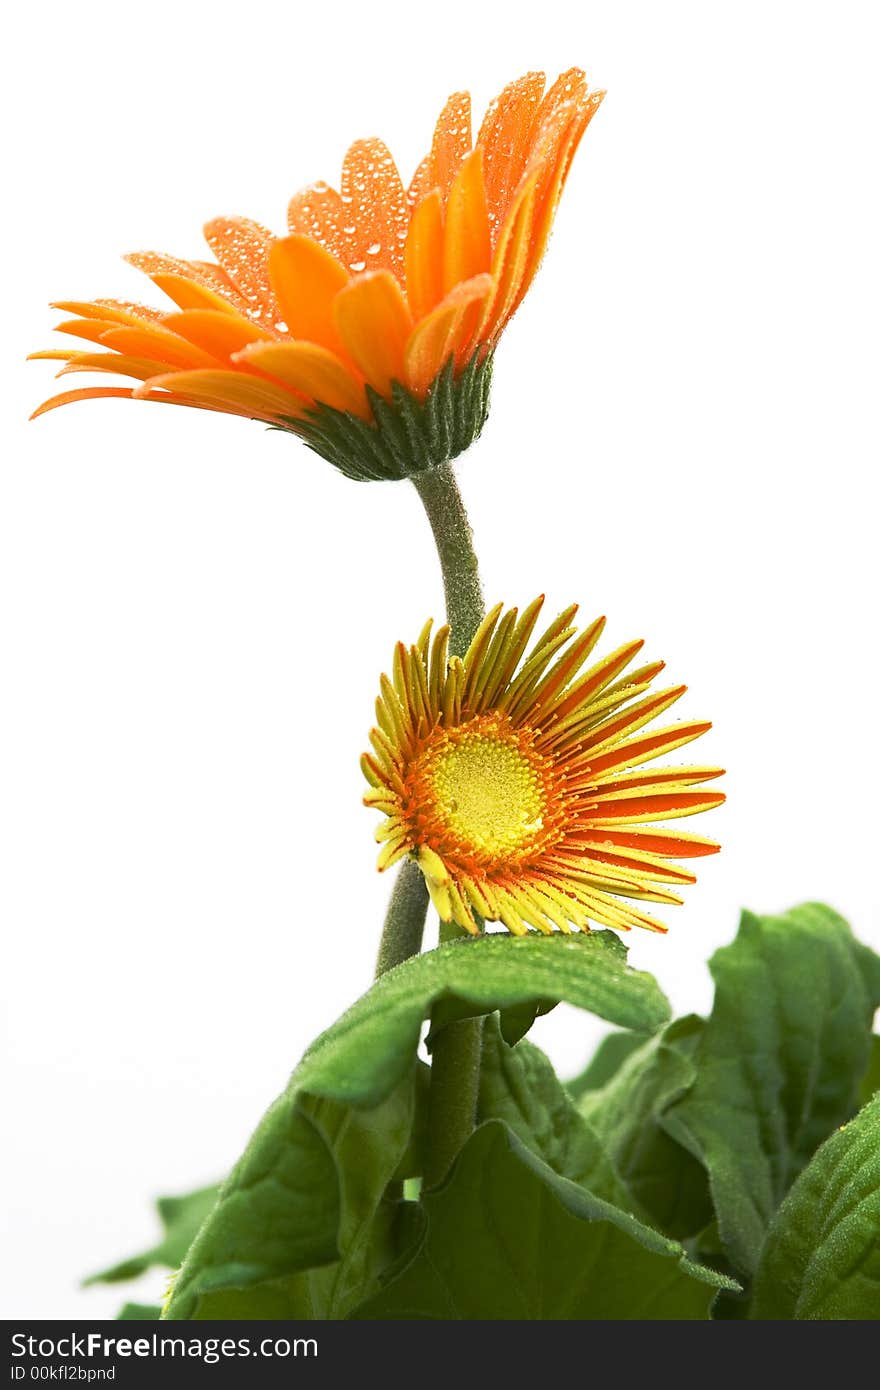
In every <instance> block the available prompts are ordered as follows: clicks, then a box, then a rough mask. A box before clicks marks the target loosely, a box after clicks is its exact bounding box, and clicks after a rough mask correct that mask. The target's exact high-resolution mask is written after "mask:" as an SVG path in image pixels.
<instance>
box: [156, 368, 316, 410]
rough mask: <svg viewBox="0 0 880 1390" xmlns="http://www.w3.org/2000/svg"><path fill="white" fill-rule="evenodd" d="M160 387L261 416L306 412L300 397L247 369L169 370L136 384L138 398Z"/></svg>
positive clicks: (200, 401) (200, 400)
mask: <svg viewBox="0 0 880 1390" xmlns="http://www.w3.org/2000/svg"><path fill="white" fill-rule="evenodd" d="M159 389H164V390H168V391H172V392H174V393H175V394H176V395H185V396H188V397H189V398H190V399H191V400H193V401H198V402H199V403H202V402H205V403H206V404H209V405H212V404H213V405H219V406H222V407H223V408H224V409H226V410H231V411H233V412H234V413H235V414H238V415H249V416H252V417H253V416H255V417H257V418H258V419H262V420H275V419H291V418H294V417H298V416H301V415H302V414H303V402H302V399H301V398H299V397H297V396H294V395H293V394H291V393H290V392H287V391H285V390H283V388H282V387H280V386H274V385H273V384H272V382H270V381H262V380H260V378H259V377H255V376H250V375H249V374H248V373H247V372H224V371H197V372H169V373H168V374H167V375H163V376H156V377H153V378H152V379H151V380H150V381H148V382H146V383H145V384H144V385H143V386H138V387H136V389H135V392H134V395H135V398H136V399H137V398H139V397H147V396H149V395H150V392H151V391H153V390H159Z"/></svg>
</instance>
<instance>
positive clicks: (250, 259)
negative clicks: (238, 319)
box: [205, 217, 280, 326]
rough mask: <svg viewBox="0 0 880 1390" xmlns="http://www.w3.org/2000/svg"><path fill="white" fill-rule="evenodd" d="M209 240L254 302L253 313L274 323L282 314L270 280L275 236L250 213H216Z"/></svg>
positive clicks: (209, 225) (207, 235)
mask: <svg viewBox="0 0 880 1390" xmlns="http://www.w3.org/2000/svg"><path fill="white" fill-rule="evenodd" d="M205 240H206V241H207V243H208V245H209V246H210V248H211V250H212V251H213V252H214V255H215V256H216V257H217V260H218V261H219V262H220V264H221V266H222V267H223V269H224V270H225V271H226V274H227V275H228V276H229V278H230V280H231V281H232V283H233V284H234V285H235V286H236V287H237V288H238V289H239V290H240V291H241V293H242V294H243V295H244V297H245V299H246V300H247V301H248V304H249V305H250V316H251V317H252V318H254V319H257V320H258V321H259V322H261V323H262V322H266V323H268V324H271V325H273V326H274V324H275V323H276V321H277V320H278V319H279V317H280V313H279V309H278V305H277V303H276V301H275V296H274V294H273V293H272V287H271V285H270V283H269V251H270V249H271V247H272V244H273V242H274V241H275V237H274V236H273V234H272V233H271V232H270V231H267V229H266V228H265V227H261V226H260V224H259V222H252V221H251V220H250V218H247V217H215V218H214V219H213V221H211V222H208V223H207V224H206V226H205Z"/></svg>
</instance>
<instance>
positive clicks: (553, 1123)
mask: <svg viewBox="0 0 880 1390" xmlns="http://www.w3.org/2000/svg"><path fill="white" fill-rule="evenodd" d="M477 1120H478V1122H482V1121H485V1120H503V1121H504V1122H505V1124H506V1125H507V1126H508V1128H509V1129H511V1130H512V1131H513V1133H514V1134H515V1135H516V1137H517V1139H518V1140H519V1141H520V1143H521V1144H523V1145H524V1146H525V1147H526V1148H528V1149H531V1151H532V1152H533V1153H534V1154H536V1155H537V1156H538V1157H539V1158H541V1159H543V1160H544V1162H545V1163H546V1164H547V1165H548V1166H549V1167H550V1168H552V1169H553V1171H554V1173H558V1174H559V1176H560V1177H563V1178H569V1179H570V1180H571V1181H572V1182H575V1183H578V1184H579V1186H582V1187H586V1188H588V1189H589V1191H590V1192H592V1194H593V1195H594V1196H595V1197H602V1198H604V1199H605V1200H606V1201H609V1202H613V1203H614V1204H615V1205H616V1206H619V1207H622V1208H624V1210H632V1204H631V1201H630V1197H629V1194H628V1192H627V1190H626V1188H625V1186H624V1184H623V1183H622V1182H621V1180H620V1176H619V1174H618V1173H617V1171H616V1169H615V1167H614V1164H613V1163H612V1161H611V1160H610V1158H609V1156H608V1154H607V1153H606V1151H605V1149H604V1148H603V1145H602V1142H601V1140H600V1139H599V1137H598V1135H597V1134H596V1133H595V1132H594V1131H593V1130H592V1129H591V1128H590V1126H589V1125H588V1123H587V1121H586V1120H585V1119H584V1117H583V1116H582V1115H581V1114H580V1113H579V1112H578V1109H577V1107H576V1106H575V1104H574V1102H573V1101H572V1099H571V1097H570V1096H569V1095H568V1093H567V1092H566V1090H565V1087H564V1086H563V1085H562V1082H561V1081H560V1080H559V1079H558V1077H557V1076H556V1073H555V1072H554V1070H553V1067H552V1064H551V1062H550V1059H549V1058H548V1057H546V1056H545V1055H544V1053H543V1052H542V1051H541V1050H540V1048H538V1047H535V1046H534V1045H533V1044H532V1043H529V1042H519V1043H517V1044H516V1046H515V1047H509V1046H508V1045H507V1043H506V1042H505V1041H504V1039H503V1037H502V1036H501V1033H500V1030H499V1028H498V1026H497V1024H496V1023H495V1020H494V1019H491V1018H490V1019H487V1020H486V1024H485V1029H484V1034H483V1052H482V1061H481V1066H480V1093H479V1098H478V1102H477Z"/></svg>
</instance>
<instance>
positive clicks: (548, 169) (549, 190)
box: [511, 92, 605, 313]
mask: <svg viewBox="0 0 880 1390" xmlns="http://www.w3.org/2000/svg"><path fill="white" fill-rule="evenodd" d="M604 95H605V93H604V92H592V93H591V94H590V95H589V96H588V97H586V98H585V100H584V102H583V103H581V104H580V105H579V106H577V107H575V108H573V109H570V108H568V107H560V108H559V110H558V111H557V112H556V113H555V114H554V121H553V129H552V130H551V132H550V133H549V135H548V141H547V146H548V149H549V152H545V153H544V155H543V157H542V172H541V174H540V176H539V180H538V192H537V195H536V207H535V215H534V222H533V228H532V244H531V247H530V248H529V260H528V265H527V267H526V272H525V275H524V276H523V281H522V285H521V287H520V291H519V294H518V295H517V298H516V302H515V303H514V305H513V309H512V310H511V313H514V312H515V311H516V309H517V307H518V306H519V304H520V303H521V301H522V299H523V296H524V295H525V293H526V291H527V290H528V288H529V285H530V284H531V283H532V280H533V279H534V277H535V273H536V271H537V269H538V266H539V265H540V264H541V260H542V258H543V255H544V251H545V250H546V248H547V242H548V240H549V238H550V233H551V231H552V229H553V222H554V219H555V217H556V209H557V208H558V206H559V200H560V198H561V197H562V190H563V188H564V186H565V181H566V179H567V178H568V171H569V169H570V168H571V162H572V160H573V159H574V156H575V151H576V150H577V147H578V145H579V144H580V141H581V137H582V135H583V133H584V131H585V130H586V128H587V126H588V125H589V123H590V121H591V120H592V119H593V116H594V115H595V114H596V112H597V111H598V109H599V106H600V104H601V102H602V98H603V97H604ZM557 127H558V129H557Z"/></svg>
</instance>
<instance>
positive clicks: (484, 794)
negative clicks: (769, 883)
mask: <svg viewBox="0 0 880 1390" xmlns="http://www.w3.org/2000/svg"><path fill="white" fill-rule="evenodd" d="M541 607H542V600H541V599H537V600H535V602H534V603H532V604H530V605H529V607H528V608H527V609H526V610H525V611H524V612H523V613H522V615H520V614H519V613H518V612H517V610H516V609H515V608H511V609H508V610H507V611H506V612H505V611H504V610H503V608H502V606H501V605H500V604H499V605H498V606H497V607H496V608H493V609H492V611H491V612H490V613H489V614H488V616H487V617H486V619H485V620H484V622H483V623H482V625H481V626H480V628H479V629H478V631H477V633H476V636H475V637H474V639H473V641H472V643H471V645H470V647H469V648H468V651H467V653H466V654H465V656H464V658H463V659H459V658H457V657H453V658H452V659H451V660H450V659H448V656H447V653H448V639H449V629H448V628H446V627H441V628H440V629H439V630H438V631H437V632H436V634H434V636H433V637H432V635H431V634H432V625H431V623H428V624H427V625H426V627H425V628H424V630H423V632H422V634H421V636H420V638H419V640H418V642H417V643H416V644H415V646H412V647H406V646H404V645H403V643H400V644H398V646H397V649H396V651H395V655H394V667H393V678H392V679H389V678H388V677H387V676H383V677H382V682H381V693H380V696H379V699H378V702H377V706H376V710H377V727H376V728H375V729H374V730H373V732H372V735H371V741H372V745H373V750H372V752H371V753H368V754H365V755H364V758H363V763H362V766H363V770H364V774H365V776H366V778H367V780H368V782H369V783H370V791H369V792H368V793H367V795H366V797H365V798H364V799H365V801H366V804H367V805H369V806H372V807H374V808H375V809H376V810H378V811H381V812H382V814H383V816H384V821H383V823H382V825H381V826H380V828H379V830H378V832H377V838H378V839H379V840H380V841H381V842H382V850H381V853H380V855H379V867H380V868H381V869H384V868H387V867H388V866H389V865H391V864H394V863H395V862H397V861H398V860H400V859H404V858H406V857H407V856H409V857H410V859H412V860H413V861H415V863H417V864H418V867H419V869H420V870H421V872H422V873H423V875H424V877H425V880H426V882H427V885H428V889H429V891H430V894H431V898H432V900H433V902H434V905H435V907H436V908H437V911H438V912H439V914H440V917H441V919H442V920H443V921H445V922H449V921H452V922H456V923H457V924H458V925H459V926H460V927H463V928H464V929H465V930H466V931H468V932H471V933H474V932H476V931H478V930H479V927H480V925H481V922H482V921H483V920H486V921H493V922H502V923H503V924H504V926H506V927H507V928H508V930H509V931H511V932H514V933H515V934H517V935H522V934H523V933H525V932H526V930H527V929H528V928H529V927H532V928H535V929H536V930H538V931H541V932H548V933H549V932H551V931H553V930H554V928H556V929H558V930H559V931H563V932H569V931H571V930H572V928H576V929H579V930H581V931H586V930H589V927H590V923H599V924H602V925H604V926H609V927H614V928H617V929H627V928H629V927H636V926H638V927H647V928H649V929H650V930H652V931H665V927H664V926H663V925H662V923H660V922H658V921H657V920H656V919H655V918H654V917H653V916H651V915H650V914H649V913H647V912H646V911H645V910H644V908H643V907H642V906H641V904H642V903H643V902H656V903H664V904H665V903H680V902H681V898H680V897H679V895H678V892H677V889H678V888H679V887H681V886H682V885H683V884H687V883H693V882H695V879H694V875H693V874H691V873H689V872H688V871H687V870H686V869H683V868H682V867H681V866H680V865H679V864H677V863H675V862H674V861H675V860H677V859H680V858H689V857H693V856H698V855H705V854H712V853H714V852H715V851H716V850H717V849H718V845H717V844H715V842H714V841H712V840H706V839H704V838H702V837H701V836H697V835H691V834H687V833H683V832H681V831H679V830H678V829H669V828H667V827H662V826H658V825H657V824H656V822H658V821H665V820H668V819H673V818H678V817H682V816H691V815H694V814H695V813H696V812H698V811H706V810H709V809H711V808H712V807H713V806H718V805H719V804H720V803H721V802H722V801H723V800H724V794H723V792H718V791H713V790H706V789H704V788H703V786H702V784H703V783H705V782H708V781H711V780H712V779H714V778H716V777H718V776H720V775H721V772H722V769H721V768H717V767H706V766H694V765H688V766H684V767H662V768H651V769H646V768H645V764H647V763H649V762H653V760H654V759H655V758H658V757H661V756H663V755H664V754H666V753H670V752H672V751H673V750H674V749H677V748H680V747H682V746H683V745H684V744H687V743H690V742H691V741H692V740H693V739H695V738H697V737H699V735H700V734H702V733H704V732H705V731H706V730H707V729H708V728H710V727H711V726H710V725H709V724H708V723H706V722H702V721H688V722H686V723H680V724H672V725H665V726H663V727H662V728H659V729H657V728H652V729H648V728H647V726H648V725H649V724H651V722H652V721H653V720H654V719H656V718H657V717H658V716H659V715H661V714H663V713H664V712H665V711H666V710H667V709H669V707H670V706H671V705H672V704H674V703H675V701H676V700H678V699H679V698H680V696H681V695H683V694H684V691H685V686H683V685H677V686H672V687H670V688H668V689H664V690H659V691H655V692H651V691H650V686H651V684H652V682H653V681H654V679H655V677H656V676H657V675H658V674H659V673H660V671H661V670H662V668H663V662H662V661H656V662H652V663H651V664H649V665H647V666H641V667H639V668H638V669H636V670H629V671H627V668H628V667H629V666H630V664H631V662H632V660H633V658H634V657H635V656H636V654H637V653H638V652H639V650H640V649H641V647H642V643H641V642H640V641H636V642H629V643H627V644H626V645H625V646H623V647H619V648H618V649H617V650H616V651H613V652H611V654H610V655H608V656H605V657H602V658H601V659H600V660H598V661H596V662H595V663H594V664H593V665H591V666H590V667H589V668H588V669H587V670H586V671H584V670H583V668H584V666H585V665H586V663H587V661H588V659H589V657H590V656H591V654H592V652H593V650H594V648H595V646H596V644H597V642H598V640H599V637H600V636H601V633H602V630H603V627H604V624H605V620H604V618H599V619H597V620H596V621H595V622H593V623H591V624H590V625H589V626H588V627H587V628H585V629H584V630H583V631H582V632H578V631H577V629H576V628H575V627H574V626H573V619H574V616H575V613H576V611H577V609H576V607H574V606H573V607H571V608H567V609H566V610H565V612H563V613H561V614H560V615H559V617H558V618H557V619H556V620H555V621H554V622H553V623H551V624H550V626H549V627H548V628H547V630H546V632H544V633H543V635H542V636H541V637H539V639H538V640H537V641H536V642H535V643H534V645H533V646H532V648H531V650H530V651H529V650H528V647H529V642H530V640H531V637H532V633H533V631H534V629H535V626H536V624H537V621H538V617H539V614H540V612H541ZM625 672H626V674H624V673H625Z"/></svg>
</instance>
